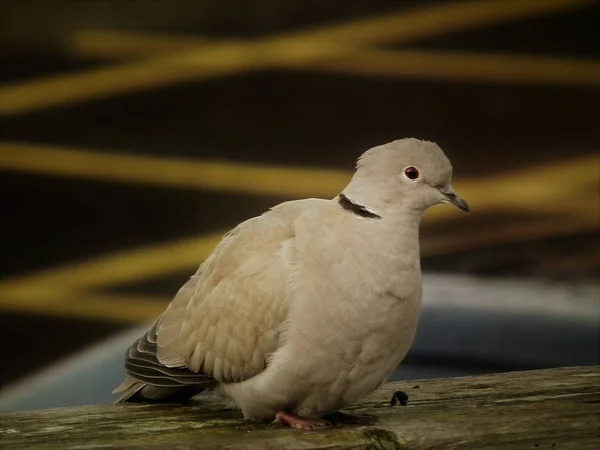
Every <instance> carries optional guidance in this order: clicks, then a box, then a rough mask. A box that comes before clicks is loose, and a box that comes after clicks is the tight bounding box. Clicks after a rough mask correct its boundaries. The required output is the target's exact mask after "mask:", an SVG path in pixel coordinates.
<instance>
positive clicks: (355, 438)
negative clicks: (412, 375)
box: [0, 366, 600, 450]
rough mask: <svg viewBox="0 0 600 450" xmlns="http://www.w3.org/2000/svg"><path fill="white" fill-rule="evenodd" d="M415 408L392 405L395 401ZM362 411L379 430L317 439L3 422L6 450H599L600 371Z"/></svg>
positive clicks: (442, 391) (88, 419)
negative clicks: (376, 420)
mask: <svg viewBox="0 0 600 450" xmlns="http://www.w3.org/2000/svg"><path fill="white" fill-rule="evenodd" d="M396 390H403V391H405V392H407V393H408V394H409V397H410V400H409V404H408V406H395V407H392V406H391V405H390V398H391V396H392V393H393V392H394V391H396ZM353 409H354V410H355V411H356V412H360V413H369V414H376V415H377V416H378V417H379V421H380V425H379V426H375V427H350V426H345V427H334V428H329V429H323V430H315V431H300V430H292V429H288V428H280V427H278V426H275V425H272V424H251V423H247V422H245V421H244V420H243V419H242V418H241V415H240V413H239V412H238V411H234V410H225V409H223V408H222V407H221V406H220V404H219V403H218V402H217V401H216V400H215V399H213V398H211V397H207V396H201V397H200V398H199V399H198V400H197V401H196V402H195V403H194V404H193V405H188V406H168V405H100V406H88V407H78V408H58V409H53V410H46V411H36V412H24V413H13V414H5V415H2V416H1V427H0V444H1V446H2V448H3V449H30V448H36V449H48V450H50V449H100V448H120V449H131V448H148V449H157V448H172V449H225V448H227V449H282V448H285V449H334V448H335V449H441V448H443V449H451V448H460V449H486V448H493V449H534V448H540V449H541V448H548V449H549V448H556V449H582V450H584V449H597V448H600V426H599V424H600V366H591V367H572V368H558V369H544V370H534V371H522V372H509V373H503V374H492V375H485V376H477V377H463V378H454V379H438V380H426V381H411V382H408V383H406V382H405V383H389V384H387V385H385V386H384V387H383V388H382V389H381V390H380V391H378V392H377V393H376V394H374V395H373V396H371V397H370V398H368V399H367V400H366V401H365V402H364V403H362V404H361V405H359V406H357V407H356V408H353Z"/></svg>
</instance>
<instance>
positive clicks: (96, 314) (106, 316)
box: [0, 292, 170, 323]
mask: <svg viewBox="0 0 600 450" xmlns="http://www.w3.org/2000/svg"><path fill="white" fill-rule="evenodd" d="M169 301H170V298H164V299H160V298H156V297H134V296H119V295H108V294H106V295H103V294H88V293H81V292H63V293H61V294H60V295H55V296H52V297H51V298H50V297H49V300H48V301H46V302H35V301H30V299H28V298H21V297H19V296H16V298H15V297H13V296H12V295H4V296H3V298H2V303H1V308H0V312H2V313H10V312H18V313H29V314H42V315H49V316H57V317H73V318H78V319H79V318H81V319H96V320H108V321H111V322H125V323H143V322H150V321H153V320H155V319H156V318H157V317H158V316H159V315H160V314H162V312H163V311H164V310H165V308H166V306H167V305H168V303H169Z"/></svg>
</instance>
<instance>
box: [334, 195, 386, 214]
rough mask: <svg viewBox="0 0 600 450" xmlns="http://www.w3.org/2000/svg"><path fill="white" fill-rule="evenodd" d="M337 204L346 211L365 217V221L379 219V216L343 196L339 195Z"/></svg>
mask: <svg viewBox="0 0 600 450" xmlns="http://www.w3.org/2000/svg"><path fill="white" fill-rule="evenodd" d="M338 203H339V204H340V206H341V207H342V208H344V209H346V210H348V211H352V212H353V213H354V214H356V215H357V216H360V217H366V218H367V219H381V216H378V215H377V214H375V213H372V212H371V211H369V210H368V209H367V208H366V207H365V206H363V205H359V204H358V203H354V202H353V201H352V200H350V199H349V198H348V197H346V196H345V195H344V194H340V195H339V200H338Z"/></svg>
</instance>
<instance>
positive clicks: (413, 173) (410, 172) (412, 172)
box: [404, 166, 419, 180]
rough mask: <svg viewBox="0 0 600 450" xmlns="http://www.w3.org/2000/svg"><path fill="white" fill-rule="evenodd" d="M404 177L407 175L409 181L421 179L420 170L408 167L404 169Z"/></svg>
mask: <svg viewBox="0 0 600 450" xmlns="http://www.w3.org/2000/svg"><path fill="white" fill-rule="evenodd" d="M404 175H406V176H407V178H408V179H409V180H416V179H417V178H419V169H417V168H416V167H413V166H410V167H407V168H406V169H404Z"/></svg>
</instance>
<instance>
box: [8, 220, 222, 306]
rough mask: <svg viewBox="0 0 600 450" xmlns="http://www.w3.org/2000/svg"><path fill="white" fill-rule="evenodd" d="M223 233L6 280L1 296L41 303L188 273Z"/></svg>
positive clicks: (155, 245)
mask: <svg viewBox="0 0 600 450" xmlns="http://www.w3.org/2000/svg"><path fill="white" fill-rule="evenodd" d="M223 234H224V232H219V233H212V234H207V235H202V236H199V237H192V238H186V239H181V240H177V241H171V242H167V243H163V244H154V245H149V246H147V247H142V248H139V249H134V250H126V251H123V252H117V253H114V254H110V255H104V256H99V257H96V258H91V259H89V260H87V261H78V262H77V263H74V264H69V265H65V266H62V267H59V268H51V269H48V270H46V271H42V272H40V273H38V274H35V275H30V276H27V277H22V278H16V279H6V280H4V281H3V282H2V283H0V298H2V299H4V297H5V296H9V297H10V296H12V297H13V298H15V297H19V298H22V299H25V298H27V299H29V301H32V302H38V301H39V302H41V303H44V302H45V301H46V299H49V298H51V297H52V295H50V294H49V293H52V292H55V291H60V292H62V291H65V290H71V289H75V288H86V289H90V288H96V287H106V286H107V285H119V284H122V283H135V282H139V281H142V280H145V279H148V278H152V277H156V276H160V275H164V274H168V273H174V272H178V271H183V270H190V272H191V273H190V276H191V275H192V274H193V272H192V271H193V270H195V269H197V268H198V266H199V265H200V263H201V262H202V261H203V260H204V259H205V258H206V257H207V256H208V255H209V254H210V253H211V252H212V250H213V249H214V247H215V246H216V244H217V243H218V242H219V241H220V240H221V237H222V236H223Z"/></svg>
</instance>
